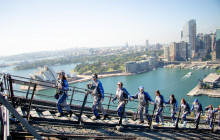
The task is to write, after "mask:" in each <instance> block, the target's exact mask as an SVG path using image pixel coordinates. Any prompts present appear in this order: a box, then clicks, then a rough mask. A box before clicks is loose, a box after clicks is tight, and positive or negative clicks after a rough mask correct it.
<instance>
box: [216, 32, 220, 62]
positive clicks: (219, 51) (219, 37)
mask: <svg viewBox="0 0 220 140" xmlns="http://www.w3.org/2000/svg"><path fill="white" fill-rule="evenodd" d="M216 60H218V61H220V28H218V29H216Z"/></svg>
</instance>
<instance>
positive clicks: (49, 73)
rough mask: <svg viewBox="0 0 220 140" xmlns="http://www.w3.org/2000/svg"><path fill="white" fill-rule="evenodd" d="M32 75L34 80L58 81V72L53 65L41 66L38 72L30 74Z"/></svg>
mask: <svg viewBox="0 0 220 140" xmlns="http://www.w3.org/2000/svg"><path fill="white" fill-rule="evenodd" d="M30 77H31V79H32V80H40V81H47V82H56V79H57V74H56V72H55V71H54V70H53V68H52V67H50V66H47V65H45V66H44V68H41V67H39V68H38V71H37V72H35V73H34V74H30Z"/></svg>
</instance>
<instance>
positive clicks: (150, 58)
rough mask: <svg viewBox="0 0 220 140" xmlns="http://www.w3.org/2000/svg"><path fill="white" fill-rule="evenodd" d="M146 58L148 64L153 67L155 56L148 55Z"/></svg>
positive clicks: (155, 62) (155, 60) (155, 61)
mask: <svg viewBox="0 0 220 140" xmlns="http://www.w3.org/2000/svg"><path fill="white" fill-rule="evenodd" d="M147 60H148V61H149V66H151V67H155V66H156V64H157V58H156V57H148V58H147Z"/></svg>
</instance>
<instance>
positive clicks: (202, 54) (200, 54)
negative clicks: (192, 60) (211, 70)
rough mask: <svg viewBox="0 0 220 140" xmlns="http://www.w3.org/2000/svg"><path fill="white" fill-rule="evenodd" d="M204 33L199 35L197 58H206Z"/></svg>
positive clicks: (197, 39) (197, 38)
mask: <svg viewBox="0 0 220 140" xmlns="http://www.w3.org/2000/svg"><path fill="white" fill-rule="evenodd" d="M203 38H204V36H203V33H199V34H198V35H197V37H196V48H197V50H196V52H197V56H198V57H200V58H201V57H205V46H204V42H203V40H204V39H203Z"/></svg>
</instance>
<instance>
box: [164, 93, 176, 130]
mask: <svg viewBox="0 0 220 140" xmlns="http://www.w3.org/2000/svg"><path fill="white" fill-rule="evenodd" d="M165 104H170V105H171V106H170V112H171V118H172V125H173V126H175V125H176V117H175V115H176V112H177V110H178V108H177V107H178V103H177V100H176V98H175V96H174V95H173V94H171V95H170V99H169V100H168V101H167V102H165Z"/></svg>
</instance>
